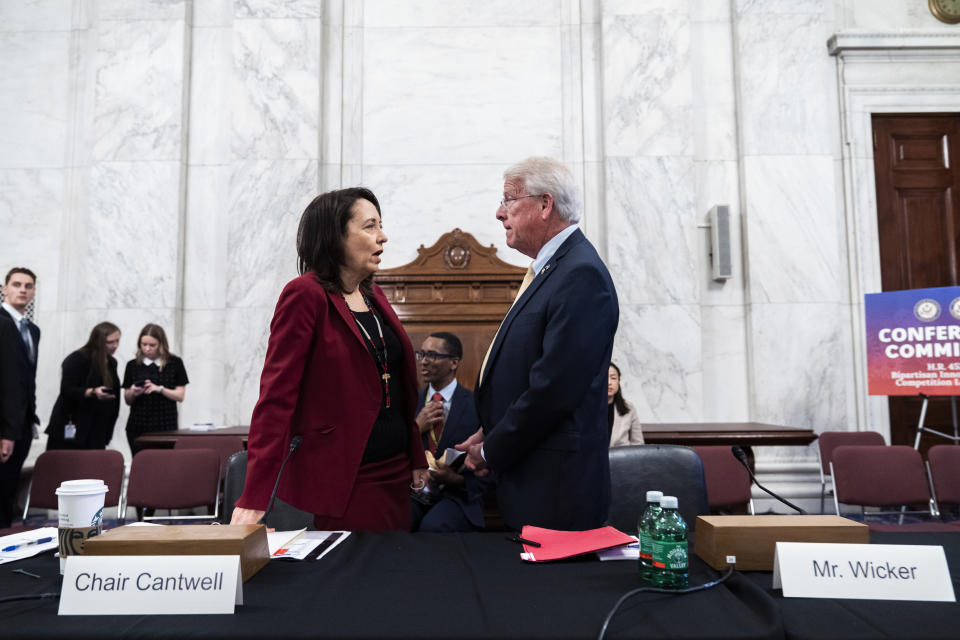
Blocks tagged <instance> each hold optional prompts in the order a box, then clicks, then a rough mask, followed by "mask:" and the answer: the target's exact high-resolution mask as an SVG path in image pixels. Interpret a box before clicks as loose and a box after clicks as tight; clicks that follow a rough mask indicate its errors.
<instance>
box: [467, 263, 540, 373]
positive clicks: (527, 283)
mask: <svg viewBox="0 0 960 640" xmlns="http://www.w3.org/2000/svg"><path fill="white" fill-rule="evenodd" d="M536 275H537V274H535V273H534V272H533V263H532V262H531V263H530V265H529V266H528V267H527V272H526V273H525V274H524V276H523V282H521V283H520V288H519V289H518V290H517V297H516V298H514V299H513V304H511V305H510V309H513V305H515V304H517V300H519V299H520V296H522V295H523V292H524V291H526V290H527V287H529V286H530V283H531V282H533V278H534V277H535V276H536ZM509 314H510V310H509V309H508V310H507V315H509ZM503 319H504V320H506V319H507V316H503ZM502 327H503V320H501V321H500V326H499V327H497V332H496V333H495V334H493V340H491V341H490V346H489V347H487V355H485V356H483V364H481V365H480V377H479V379H478V380H477V387H479V386H480V383H481V382H483V373H484V371H485V370H486V368H487V358H489V357H490V350H491V349H493V343H494V342H496V341H497V336H498V335H500V329H501V328H502Z"/></svg>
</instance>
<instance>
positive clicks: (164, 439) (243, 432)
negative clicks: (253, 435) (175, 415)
mask: <svg viewBox="0 0 960 640" xmlns="http://www.w3.org/2000/svg"><path fill="white" fill-rule="evenodd" d="M249 432H250V427H249V426H248V425H242V426H233V427H226V428H224V429H211V430H210V431H193V430H191V429H177V430H176V431H149V432H147V433H142V434H140V435H139V436H138V437H137V443H138V444H139V445H140V446H141V447H143V448H144V449H173V445H174V444H175V443H176V442H177V438H202V437H204V436H243V445H244V446H246V445H247V434H248V433H249Z"/></svg>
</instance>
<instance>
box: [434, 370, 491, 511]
mask: <svg viewBox="0 0 960 640" xmlns="http://www.w3.org/2000/svg"><path fill="white" fill-rule="evenodd" d="M426 401H427V390H426V389H423V390H422V391H421V392H420V397H419V402H418V404H417V413H420V410H421V409H423V405H424V404H426ZM478 428H480V418H479V417H478V416H477V408H476V404H475V403H474V400H473V392H472V391H470V390H469V389H467V388H465V387H464V386H463V385H461V384H457V388H456V389H454V390H453V397H452V398H451V399H450V412H449V413H448V414H447V421H446V423H445V424H444V425H443V433H442V434H441V435H440V442H439V443H437V453H438V454H439V455H443V452H444V451H446V450H447V449H448V448H450V447H452V446H453V445H455V444H460V443H461V442H463V441H464V440H466V439H467V438H469V437H470V436H472V435H473V434H475V433H476V432H477V429H478ZM420 437H421V439H422V440H423V448H424V450H425V451H426V450H427V448H428V447H427V438H428V436H427V434H426V433H424V434H421V436H420ZM460 473H461V474H462V475H463V487H446V488H445V489H444V491H443V497H444V498H449V499H450V500H453V501H454V502H456V503H457V505H459V506H460V509H461V510H462V511H463V514H464V515H465V516H466V517H467V519H468V520H470V523H471V524H472V525H473V526H475V527H479V528H483V526H484V521H483V494H484V492H485V491H486V489H487V487H488V486H489V485H491V484H492V480H491V479H490V478H489V477H487V478H478V477H476V476H475V475H473V473H472V472H471V471H470V470H469V469H467V468H466V467H464V468H463V469H462V470H461V471H460Z"/></svg>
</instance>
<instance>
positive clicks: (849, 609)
mask: <svg viewBox="0 0 960 640" xmlns="http://www.w3.org/2000/svg"><path fill="white" fill-rule="evenodd" d="M898 536H900V537H898ZM876 541H877V542H884V543H896V542H903V543H916V544H944V545H945V546H947V547H948V557H949V560H950V563H951V566H952V567H955V568H956V567H960V564H958V563H960V557H958V556H960V534H953V533H951V534H924V535H920V536H907V537H903V536H902V534H883V538H882V539H877V540H876ZM519 551H520V548H519V546H518V545H516V544H514V543H511V542H508V541H507V540H505V539H504V536H503V534H494V533H485V534H453V535H431V534H401V533H393V534H372V533H355V534H353V535H351V536H350V538H348V539H347V540H346V541H345V542H344V543H343V544H341V545H340V546H339V547H337V548H336V549H334V550H333V551H332V552H331V553H330V554H329V555H327V556H326V557H324V558H323V559H321V560H319V561H304V562H294V561H276V560H275V561H272V562H271V563H270V565H269V566H267V567H266V568H264V569H263V570H261V571H260V572H259V573H258V574H257V575H255V576H254V577H253V578H251V579H250V580H249V581H248V582H246V583H245V584H244V602H245V603H246V604H245V605H244V606H241V607H237V612H236V613H235V614H234V615H232V616H224V615H220V616H177V615H173V616H57V607H58V602H57V601H56V600H46V601H19V602H9V603H0V637H3V638H31V639H39V638H51V637H56V638H60V637H70V638H76V639H80V638H87V637H90V638H114V637H123V638H130V637H143V638H173V637H175V638H183V637H198V636H203V637H214V638H216V637H224V638H254V637H255V638H262V637H271V638H286V637H290V638H381V637H382V638H594V637H596V635H597V632H598V631H599V629H600V625H601V623H602V621H603V618H604V616H605V615H606V613H607V611H608V610H609V609H610V607H611V606H612V605H613V604H614V602H616V600H617V599H618V598H619V597H620V595H622V594H623V593H625V592H626V591H629V590H631V589H634V588H636V587H637V586H640V581H639V579H638V577H637V573H636V565H635V563H633V562H628V561H616V562H599V561H597V560H596V559H595V558H593V557H591V558H589V559H587V558H584V559H575V560H568V561H561V562H555V563H548V564H529V563H524V562H522V561H520V560H519V557H518V554H519ZM691 563H692V566H691V584H698V583H702V582H707V581H709V580H711V579H713V578H715V577H716V576H717V573H716V572H714V571H713V570H712V569H710V568H709V567H707V566H706V565H704V564H703V563H702V562H700V560H699V559H698V558H696V557H693V558H692V561H691ZM17 568H22V569H25V570H27V571H30V572H32V573H36V574H39V575H41V578H40V579H39V580H38V579H34V578H30V577H28V576H24V575H21V574H14V573H11V570H12V569H17ZM954 572H956V569H955V570H954ZM59 589H60V576H59V569H58V563H57V560H56V559H55V558H54V557H53V555H52V554H51V553H46V554H43V555H41V556H38V557H35V558H31V559H28V560H22V561H19V562H16V563H10V564H6V565H0V598H2V597H5V596H9V595H14V594H20V593H42V592H50V591H59ZM958 635H960V607H958V606H957V605H956V604H953V603H950V604H944V603H903V602H893V603H892V602H878V601H854V600H847V601H826V600H802V599H789V600H786V599H784V598H782V597H780V595H779V591H773V590H772V589H770V574H768V573H767V574H765V573H751V574H734V575H733V576H732V577H731V578H730V579H729V580H728V581H727V582H726V583H724V584H722V585H719V586H717V587H715V588H713V589H710V590H707V591H702V592H697V593H692V594H688V595H682V596H680V595H672V594H670V595H668V594H656V593H645V594H641V595H639V596H637V597H636V598H634V599H631V600H630V601H628V603H627V604H626V605H624V607H623V609H622V610H621V613H620V614H618V615H617V617H616V618H615V619H614V621H613V623H612V624H611V626H610V630H609V631H608V637H610V638H626V637H630V638H783V637H798V638H804V637H817V638H824V637H837V638H840V637H843V638H850V637H865V638H877V637H921V636H926V637H954V638H955V637H957V636H958Z"/></svg>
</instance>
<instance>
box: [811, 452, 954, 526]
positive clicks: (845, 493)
mask: <svg viewBox="0 0 960 640" xmlns="http://www.w3.org/2000/svg"><path fill="white" fill-rule="evenodd" d="M829 469H830V476H831V479H832V484H833V501H834V509H835V510H836V513H837V514H839V513H840V505H841V504H848V505H859V506H860V507H861V513H862V514H863V515H867V513H866V511H865V509H864V508H865V507H874V508H878V509H884V508H891V507H895V508H897V510H895V511H878V512H870V515H889V514H891V513H892V514H896V515H899V519H898V521H899V522H900V523H902V522H903V516H904V515H905V514H907V513H924V514H927V515H929V516H930V517H937V516H939V515H940V505H941V504H958V503H960V447H958V446H956V445H936V446H934V447H931V448H930V450H929V451H928V452H927V462H926V465H924V462H923V459H922V458H921V456H920V452H918V451H917V450H916V449H914V448H912V447H908V446H906V445H891V446H887V445H842V446H839V447H837V448H836V449H834V450H833V452H832V457H831V460H830V463H829ZM911 506H914V507H917V506H925V507H926V508H921V509H914V510H912V511H911V510H908V509H909V507H911Z"/></svg>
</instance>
